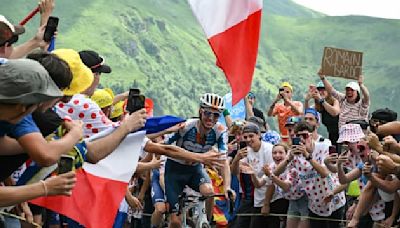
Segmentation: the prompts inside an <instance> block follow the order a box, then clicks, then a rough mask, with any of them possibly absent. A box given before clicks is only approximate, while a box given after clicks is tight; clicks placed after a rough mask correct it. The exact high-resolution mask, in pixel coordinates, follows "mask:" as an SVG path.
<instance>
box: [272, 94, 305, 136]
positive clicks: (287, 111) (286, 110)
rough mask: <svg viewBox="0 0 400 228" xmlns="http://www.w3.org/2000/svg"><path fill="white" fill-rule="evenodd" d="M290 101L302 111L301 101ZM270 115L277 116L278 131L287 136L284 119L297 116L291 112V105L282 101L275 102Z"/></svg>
mask: <svg viewBox="0 0 400 228" xmlns="http://www.w3.org/2000/svg"><path fill="white" fill-rule="evenodd" d="M292 102H293V104H294V106H296V107H297V108H298V109H300V112H303V103H301V102H300V101H292ZM272 115H273V116H277V118H278V124H279V131H280V133H281V135H282V136H283V137H286V136H288V131H287V130H286V128H285V124H286V120H287V119H288V118H289V117H291V116H299V115H297V114H295V113H294V112H293V110H292V108H291V106H285V105H284V103H278V104H276V105H275V107H274V110H272Z"/></svg>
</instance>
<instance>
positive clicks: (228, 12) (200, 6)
mask: <svg viewBox="0 0 400 228" xmlns="http://www.w3.org/2000/svg"><path fill="white" fill-rule="evenodd" d="M188 1H189V4H190V6H191V8H192V11H193V13H194V15H195V16H196V18H197V20H198V21H199V23H200V24H201V26H202V28H203V30H204V32H205V34H206V36H207V40H208V42H209V44H210V46H211V48H212V50H213V52H214V54H215V56H216V58H217V66H218V67H220V68H221V69H222V71H223V72H224V73H225V76H226V78H227V80H228V81H229V84H230V86H231V88H232V93H233V98H232V102H233V105H235V104H236V103H237V102H239V101H240V99H242V98H244V97H245V96H246V95H247V93H248V92H249V91H250V88H251V82H252V79H253V73H254V67H255V64H256V59H257V52H258V41H259V35H260V26H261V11H262V0H188Z"/></svg>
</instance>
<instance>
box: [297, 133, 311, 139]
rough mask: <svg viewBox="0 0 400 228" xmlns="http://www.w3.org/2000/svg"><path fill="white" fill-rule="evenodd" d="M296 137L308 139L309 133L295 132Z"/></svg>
mask: <svg viewBox="0 0 400 228" xmlns="http://www.w3.org/2000/svg"><path fill="white" fill-rule="evenodd" d="M296 137H298V138H300V137H301V138H303V139H308V138H309V137H310V134H309V133H301V134H296Z"/></svg>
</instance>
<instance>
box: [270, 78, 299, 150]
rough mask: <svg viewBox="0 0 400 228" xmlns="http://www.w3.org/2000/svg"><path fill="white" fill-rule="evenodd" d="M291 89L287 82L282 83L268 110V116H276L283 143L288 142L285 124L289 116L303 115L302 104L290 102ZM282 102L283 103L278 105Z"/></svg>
mask: <svg viewBox="0 0 400 228" xmlns="http://www.w3.org/2000/svg"><path fill="white" fill-rule="evenodd" d="M292 94H293V87H292V85H290V83H289V82H283V83H282V84H281V86H280V88H279V93H278V95H277V96H276V98H275V100H274V101H273V102H272V104H271V106H270V107H269V109H268V116H276V117H277V119H278V124H279V131H280V133H281V136H282V140H283V141H284V142H288V132H287V130H286V128H285V123H286V120H287V118H288V117H290V116H300V115H301V114H302V113H303V103H302V102H300V101H293V100H292ZM281 100H283V103H278V102H279V101H281Z"/></svg>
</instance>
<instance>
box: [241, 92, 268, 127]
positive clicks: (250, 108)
mask: <svg viewBox="0 0 400 228" xmlns="http://www.w3.org/2000/svg"><path fill="white" fill-rule="evenodd" d="M255 102H256V95H255V94H254V93H253V92H249V94H247V96H246V98H245V105H246V120H248V119H249V118H250V117H252V116H255V117H258V118H261V119H262V120H263V121H264V122H265V118H264V113H263V112H262V111H261V110H260V109H258V108H256V107H254V103H255Z"/></svg>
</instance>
